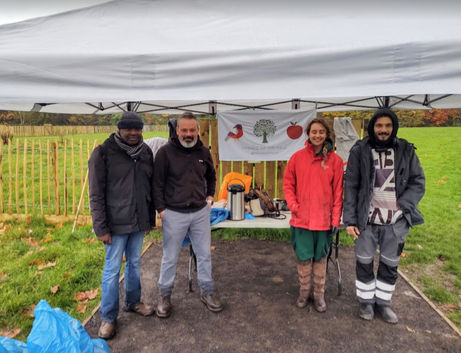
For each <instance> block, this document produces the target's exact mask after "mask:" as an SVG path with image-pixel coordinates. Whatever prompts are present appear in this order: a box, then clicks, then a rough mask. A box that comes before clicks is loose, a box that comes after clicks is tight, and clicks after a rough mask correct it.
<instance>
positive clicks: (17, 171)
mask: <svg viewBox="0 0 461 353" xmlns="http://www.w3.org/2000/svg"><path fill="white" fill-rule="evenodd" d="M15 186H16V214H19V139H17V140H16V179H15Z"/></svg>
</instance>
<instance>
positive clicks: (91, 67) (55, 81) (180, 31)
mask: <svg viewBox="0 0 461 353" xmlns="http://www.w3.org/2000/svg"><path fill="white" fill-rule="evenodd" d="M442 3H444V1H442ZM442 3H441V2H438V3H437V2H433V1H431V2H429V1H425V0H420V1H416V0H412V1H408V2H405V3H404V4H402V3H401V2H399V1H396V0H389V1H387V2H386V3H385V4H383V3H382V2H380V5H379V7H378V5H373V4H374V3H373V2H370V1H362V2H360V1H354V2H345V3H343V2H332V1H331V0H330V1H324V2H322V3H321V4H317V3H315V4H312V3H309V2H301V1H295V0H287V1H284V2H280V1H275V0H269V1H266V2H264V3H261V2H249V1H244V0H234V1H232V2H230V1H224V0H157V1H147V0H132V1H123V0H116V1H109V2H107V3H104V4H100V5H96V6H92V7H88V8H84V9H78V10H73V11H68V12H64V13H60V14H56V15H51V16H46V17H41V18H36V19H31V20H27V21H23V22H19V23H14V24H8V25H3V26H0V82H1V85H0V109H10V110H32V109H35V110H39V109H40V111H42V112H65V113H95V112H100V113H101V112H102V113H113V112H116V111H120V110H124V109H127V104H126V102H134V103H133V104H132V105H131V108H132V109H133V108H135V109H137V110H138V111H155V112H170V111H171V110H172V109H171V107H178V106H180V107H182V109H190V110H193V111H203V112H208V111H209V104H208V102H209V101H217V102H220V104H218V105H217V109H218V110H225V109H236V108H237V109H239V108H244V107H248V106H251V107H259V106H264V107H265V108H272V109H273V108H276V109H279V108H282V109H286V108H291V100H292V99H300V100H301V108H311V107H313V106H316V107H317V108H318V109H319V110H348V109H367V108H368V109H373V108H375V107H376V106H381V105H383V102H384V101H383V98H382V97H384V96H389V97H390V99H389V102H390V104H391V105H393V106H395V107H396V108H404V109H405V108H408V109H415V108H421V107H424V106H426V107H427V106H430V107H440V108H441V107H443V108H452V107H461V84H460V82H461V4H459V3H457V2H454V1H453V2H449V1H446V2H445V4H442ZM441 19H443V20H441ZM402 99H403V100H402ZM141 102H142V103H141ZM283 102H286V103H283ZM348 102H349V103H348ZM350 102H352V103H350ZM35 103H46V104H41V105H39V104H35ZM50 103H54V104H50ZM274 103H275V104H274ZM190 104H192V106H190V108H186V106H187V107H189V105H190ZM268 104H269V105H268ZM270 104H273V105H270Z"/></svg>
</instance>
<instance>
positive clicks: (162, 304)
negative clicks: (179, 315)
mask: <svg viewBox="0 0 461 353" xmlns="http://www.w3.org/2000/svg"><path fill="white" fill-rule="evenodd" d="M172 308H173V306H172V305H171V295H166V296H164V297H160V299H159V302H158V304H157V316H158V317H161V318H166V317H169V316H170V315H171V310H172Z"/></svg>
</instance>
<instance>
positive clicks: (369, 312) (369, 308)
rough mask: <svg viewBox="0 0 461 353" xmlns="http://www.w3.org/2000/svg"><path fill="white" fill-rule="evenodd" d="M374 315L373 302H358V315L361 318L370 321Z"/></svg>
mask: <svg viewBox="0 0 461 353" xmlns="http://www.w3.org/2000/svg"><path fill="white" fill-rule="evenodd" d="M374 315H375V311H374V310H373V304H370V303H360V310H359V316H360V317H361V318H362V319H364V320H368V321H371V320H373V316H374Z"/></svg>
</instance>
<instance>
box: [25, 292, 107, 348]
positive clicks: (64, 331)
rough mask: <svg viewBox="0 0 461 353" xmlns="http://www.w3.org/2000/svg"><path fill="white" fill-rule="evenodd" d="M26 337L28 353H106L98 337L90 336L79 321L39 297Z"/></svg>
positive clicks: (104, 344) (105, 345)
mask: <svg viewBox="0 0 461 353" xmlns="http://www.w3.org/2000/svg"><path fill="white" fill-rule="evenodd" d="M34 316H35V320H34V323H33V326H32V331H31V332H30V334H29V337H27V352H28V353H110V349H109V346H108V345H107V343H106V342H105V341H104V340H102V339H99V338H98V339H91V338H90V336H89V335H88V333H87V332H86V331H85V329H84V328H83V326H82V324H80V322H79V321H78V320H76V319H74V318H73V317H72V316H70V315H69V314H67V313H66V312H64V311H62V310H61V309H59V308H56V309H53V308H51V306H50V305H49V304H48V303H47V302H46V301H45V300H40V302H39V303H38V304H37V307H36V308H35V311H34Z"/></svg>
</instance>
